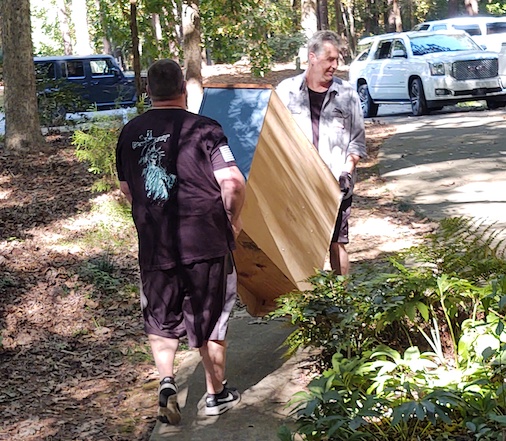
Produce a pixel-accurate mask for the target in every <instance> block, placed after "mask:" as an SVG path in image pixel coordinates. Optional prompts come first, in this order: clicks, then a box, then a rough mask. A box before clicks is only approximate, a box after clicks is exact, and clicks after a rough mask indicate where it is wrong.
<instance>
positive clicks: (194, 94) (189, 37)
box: [183, 0, 202, 112]
mask: <svg viewBox="0 0 506 441" xmlns="http://www.w3.org/2000/svg"><path fill="white" fill-rule="evenodd" d="M199 7H200V5H199V1H198V0H193V1H191V2H189V3H186V4H184V5H183V54H184V68H185V72H186V74H185V78H186V82H187V87H188V109H189V110H191V111H193V112H197V111H198V107H199V106H200V101H201V98H202V46H201V37H200V13H199Z"/></svg>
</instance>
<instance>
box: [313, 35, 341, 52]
mask: <svg viewBox="0 0 506 441" xmlns="http://www.w3.org/2000/svg"><path fill="white" fill-rule="evenodd" d="M324 43H330V44H331V45H333V46H334V47H335V48H336V49H337V50H338V51H339V52H340V51H341V49H342V48H343V40H342V38H341V37H340V36H339V35H337V33H335V32H334V31H318V32H315V33H314V34H313V35H312V36H311V38H310V39H309V40H308V42H307V52H308V55H309V54H310V53H314V54H316V55H319V54H320V52H321V51H322V49H323V45H324Z"/></svg>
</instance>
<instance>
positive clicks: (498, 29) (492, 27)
mask: <svg viewBox="0 0 506 441" xmlns="http://www.w3.org/2000/svg"><path fill="white" fill-rule="evenodd" d="M504 33H506V22H502V21H501V22H497V21H496V22H493V23H487V34H504Z"/></svg>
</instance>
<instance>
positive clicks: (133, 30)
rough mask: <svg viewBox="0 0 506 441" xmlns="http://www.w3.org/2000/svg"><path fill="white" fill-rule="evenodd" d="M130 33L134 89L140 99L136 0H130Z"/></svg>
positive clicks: (140, 85)
mask: <svg viewBox="0 0 506 441" xmlns="http://www.w3.org/2000/svg"><path fill="white" fill-rule="evenodd" d="M130 34H131V37H132V55H133V67H134V75H135V89H136V90H137V100H138V101H140V100H141V95H142V92H143V90H142V82H141V55H140V53H139V28H138V27H137V0H130Z"/></svg>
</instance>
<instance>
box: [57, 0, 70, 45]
mask: <svg viewBox="0 0 506 441" xmlns="http://www.w3.org/2000/svg"><path fill="white" fill-rule="evenodd" d="M56 9H57V15H58V23H59V25H60V33H61V36H62V39H63V52H64V53H65V55H72V53H73V51H72V38H71V37H70V26H69V14H68V9H67V4H66V2H65V0H56Z"/></svg>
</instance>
